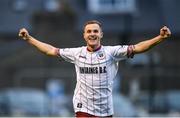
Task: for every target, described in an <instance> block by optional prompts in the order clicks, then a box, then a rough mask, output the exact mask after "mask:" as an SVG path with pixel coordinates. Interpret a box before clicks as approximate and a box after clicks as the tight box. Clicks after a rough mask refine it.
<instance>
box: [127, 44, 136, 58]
mask: <svg viewBox="0 0 180 118" xmlns="http://www.w3.org/2000/svg"><path fill="white" fill-rule="evenodd" d="M134 48H135V47H134V45H129V46H128V48H127V57H128V58H133V57H134V52H133V49H134Z"/></svg>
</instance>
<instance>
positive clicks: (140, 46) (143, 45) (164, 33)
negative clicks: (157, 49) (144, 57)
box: [133, 26, 171, 54]
mask: <svg viewBox="0 0 180 118" xmlns="http://www.w3.org/2000/svg"><path fill="white" fill-rule="evenodd" d="M170 36H171V31H170V30H169V28H168V27H166V26H164V27H163V28H161V29H160V34H159V35H158V36H156V37H154V38H152V39H149V40H146V41H142V42H139V43H137V44H135V45H134V48H133V53H134V54H138V53H143V52H145V51H148V50H149V49H151V48H152V47H154V46H155V45H157V44H159V43H160V42H162V41H164V40H165V39H167V38H168V37H170Z"/></svg>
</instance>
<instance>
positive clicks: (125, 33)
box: [0, 0, 180, 117]
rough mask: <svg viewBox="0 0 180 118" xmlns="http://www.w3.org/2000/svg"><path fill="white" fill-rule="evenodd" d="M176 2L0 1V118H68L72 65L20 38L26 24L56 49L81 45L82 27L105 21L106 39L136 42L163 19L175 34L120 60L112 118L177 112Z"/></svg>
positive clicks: (179, 27) (179, 18)
mask: <svg viewBox="0 0 180 118" xmlns="http://www.w3.org/2000/svg"><path fill="white" fill-rule="evenodd" d="M179 6H180V1H179V0H149V1H148V0H0V116H64V117H65V116H73V115H74V114H73V113H74V112H73V109H72V95H73V92H74V87H75V83H76V80H75V71H74V70H75V69H74V66H73V65H72V64H69V63H67V62H64V61H62V60H60V59H58V58H52V57H48V56H46V55H44V54H42V53H40V52H39V51H37V50H36V49H35V48H33V47H32V46H30V45H29V44H27V43H26V42H24V41H22V40H19V38H18V31H19V29H20V28H22V27H25V28H27V29H28V30H29V31H30V34H32V35H33V36H34V37H36V38H37V39H39V40H41V41H44V42H47V43H50V44H52V45H54V46H56V47H62V48H64V47H77V46H81V45H84V40H83V37H82V26H83V23H84V22H85V21H87V20H91V19H97V20H99V21H101V22H102V24H103V31H104V39H103V41H102V42H103V45H117V44H135V43H137V42H139V41H142V40H145V39H149V38H152V37H154V36H156V35H158V33H159V29H160V28H161V27H162V26H163V25H167V26H168V27H169V28H170V29H171V31H172V37H171V38H170V39H169V40H166V41H165V42H163V43H161V44H160V45H159V46H157V47H155V48H153V49H152V50H150V51H149V52H146V53H144V54H141V55H136V56H135V57H134V59H130V60H127V61H122V62H120V64H119V74H118V76H117V79H116V80H115V81H116V82H115V85H114V104H115V105H114V108H115V115H114V116H148V117H150V116H169V117H172V116H179V117H180V61H179V60H180V54H179V53H178V51H179V50H180V46H179V45H180V40H179V39H180V38H179V37H180V14H179V12H178V11H180V7H179Z"/></svg>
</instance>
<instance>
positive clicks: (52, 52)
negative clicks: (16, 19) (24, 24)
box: [19, 28, 59, 56]
mask: <svg viewBox="0 0 180 118" xmlns="http://www.w3.org/2000/svg"><path fill="white" fill-rule="evenodd" d="M19 37H21V38H22V39H24V40H25V41H27V42H28V43H30V44H31V45H33V46H34V47H36V48H37V49H38V50H40V51H41V52H42V53H44V54H46V55H49V56H58V55H59V53H58V52H59V48H56V47H54V46H52V45H50V44H47V43H44V42H41V41H39V40H37V39H35V38H33V37H32V36H30V35H29V33H28V31H27V30H26V29H25V28H22V29H20V31H19Z"/></svg>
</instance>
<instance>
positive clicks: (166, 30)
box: [160, 26, 171, 38]
mask: <svg viewBox="0 0 180 118" xmlns="http://www.w3.org/2000/svg"><path fill="white" fill-rule="evenodd" d="M160 36H161V38H168V37H170V36H171V31H170V29H169V28H168V27H167V26H164V27H163V28H161V30H160Z"/></svg>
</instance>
